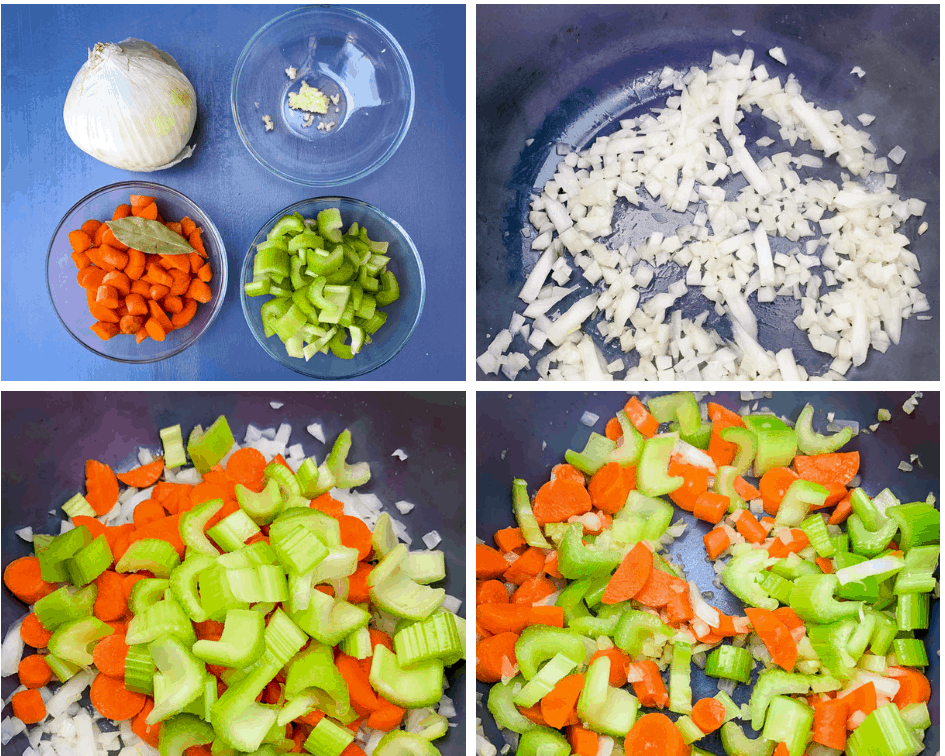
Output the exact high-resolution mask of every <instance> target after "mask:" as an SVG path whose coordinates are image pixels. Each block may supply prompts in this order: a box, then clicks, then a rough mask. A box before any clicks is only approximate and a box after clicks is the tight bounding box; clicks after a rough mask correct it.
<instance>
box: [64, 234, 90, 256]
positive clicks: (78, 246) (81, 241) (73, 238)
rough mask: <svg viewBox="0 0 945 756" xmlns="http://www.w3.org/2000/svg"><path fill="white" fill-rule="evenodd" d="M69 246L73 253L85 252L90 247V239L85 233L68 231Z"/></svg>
mask: <svg viewBox="0 0 945 756" xmlns="http://www.w3.org/2000/svg"><path fill="white" fill-rule="evenodd" d="M69 244H70V245H71V246H72V251H73V252H85V250H87V249H90V248H91V247H92V239H91V238H89V235H88V234H87V233H85V231H70V232H69Z"/></svg>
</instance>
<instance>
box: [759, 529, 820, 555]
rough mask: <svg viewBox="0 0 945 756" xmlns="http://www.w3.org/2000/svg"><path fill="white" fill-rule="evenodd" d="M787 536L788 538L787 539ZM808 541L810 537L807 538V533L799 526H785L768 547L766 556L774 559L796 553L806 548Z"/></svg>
mask: <svg viewBox="0 0 945 756" xmlns="http://www.w3.org/2000/svg"><path fill="white" fill-rule="evenodd" d="M788 533H790V536H788V535H787V534H788ZM788 538H790V540H787V539H788ZM809 543H810V539H808V537H807V533H805V532H804V531H803V530H801V529H800V528H790V529H787V528H785V529H784V530H782V531H781V532H780V533H778V536H777V538H775V539H774V542H773V543H772V544H771V545H770V546H769V547H768V556H770V557H774V558H775V559H784V558H785V557H786V556H787V555H788V554H796V553H797V552H799V551H802V550H803V549H805V548H807V544H809Z"/></svg>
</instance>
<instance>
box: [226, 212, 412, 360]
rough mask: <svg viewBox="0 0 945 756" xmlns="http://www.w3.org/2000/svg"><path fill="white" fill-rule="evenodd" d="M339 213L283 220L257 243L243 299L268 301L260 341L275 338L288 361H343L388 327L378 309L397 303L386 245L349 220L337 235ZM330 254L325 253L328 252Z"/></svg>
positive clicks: (300, 216) (385, 316)
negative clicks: (267, 297)
mask: <svg viewBox="0 0 945 756" xmlns="http://www.w3.org/2000/svg"><path fill="white" fill-rule="evenodd" d="M341 228H342V220H341V211H340V210H338V208H336V207H333V208H328V209H326V210H322V211H321V212H320V213H319V214H318V217H317V218H312V219H306V218H303V217H302V215H301V214H300V213H293V214H292V215H286V216H283V217H282V218H280V219H279V221H278V222H277V223H276V224H275V226H273V227H272V230H271V231H270V232H269V234H268V235H267V237H266V241H264V242H260V243H259V244H257V245H256V257H255V258H254V260H253V280H252V281H251V282H249V283H247V284H246V285H245V286H244V289H245V291H246V295H247V296H250V297H258V296H263V295H266V294H269V295H271V296H272V297H273V298H272V299H270V300H268V301H266V302H265V303H264V304H263V306H262V309H261V312H260V314H261V316H262V323H263V331H264V333H265V334H266V337H267V338H268V337H271V336H273V335H276V336H278V337H279V338H280V339H281V340H282V343H283V344H284V345H285V349H286V353H287V354H288V355H289V356H290V357H297V358H302V357H304V358H305V359H306V360H309V359H311V358H312V357H313V356H314V355H316V354H318V353H322V354H328V352H329V350H330V351H331V353H332V354H333V355H335V356H336V357H340V358H341V359H345V360H350V359H352V358H353V357H354V356H355V355H356V354H358V352H360V351H361V348H362V347H363V346H364V345H365V344H366V343H370V342H371V336H373V335H374V334H375V333H377V331H378V330H379V329H380V328H381V326H383V325H384V324H385V323H386V322H387V313H386V312H384V310H382V309H381V308H382V307H386V306H387V305H389V304H393V303H394V302H396V301H397V300H398V299H399V298H400V285H399V284H398V283H397V278H396V277H395V276H394V274H393V273H392V272H391V271H389V270H388V269H387V265H388V263H390V257H389V256H388V255H387V254H386V252H387V247H388V242H386V241H385V242H380V241H371V239H370V238H369V237H368V232H367V229H366V228H364V227H363V226H361V227H359V226H358V224H357V223H352V224H351V226H350V227H349V228H348V231H347V233H344V234H343V233H342V231H341ZM329 250H330V251H329Z"/></svg>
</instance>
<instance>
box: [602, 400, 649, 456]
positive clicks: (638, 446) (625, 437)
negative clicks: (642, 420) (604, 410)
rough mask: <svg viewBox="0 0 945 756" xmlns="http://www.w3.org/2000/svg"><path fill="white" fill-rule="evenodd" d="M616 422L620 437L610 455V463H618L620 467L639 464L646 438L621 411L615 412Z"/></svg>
mask: <svg viewBox="0 0 945 756" xmlns="http://www.w3.org/2000/svg"><path fill="white" fill-rule="evenodd" d="M617 422H619V423H620V430H621V431H622V435H621V437H620V439H619V441H618V442H617V446H616V448H615V449H614V450H613V451H612V452H611V453H610V461H611V462H616V463H618V464H619V465H620V466H621V467H630V466H631V465H635V464H636V463H637V462H639V460H640V455H641V454H642V453H643V444H644V443H646V437H645V436H644V435H643V434H642V433H640V431H638V430H637V429H636V426H634V424H633V423H631V422H630V418H629V417H627V413H626V412H624V411H623V410H620V411H619V412H617Z"/></svg>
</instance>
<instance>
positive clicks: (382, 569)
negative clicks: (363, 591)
mask: <svg viewBox="0 0 945 756" xmlns="http://www.w3.org/2000/svg"><path fill="white" fill-rule="evenodd" d="M409 553H410V552H409V551H408V550H407V546H406V544H403V543H399V544H397V545H396V546H394V548H393V549H391V550H390V551H389V552H387V554H386V555H384V557H383V558H382V559H381V560H380V561H379V562H378V563H377V564H376V565H375V567H374V569H373V570H371V571H370V572H369V573H368V576H367V581H366V582H367V585H368V588H373V587H374V586H375V585H378V584H379V583H383V582H384V581H385V580H387V579H388V578H391V577H394V576H396V575H397V574H398V573H399V572H400V565H401V564H403V562H404V560H405V559H406V558H407V554H409Z"/></svg>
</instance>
